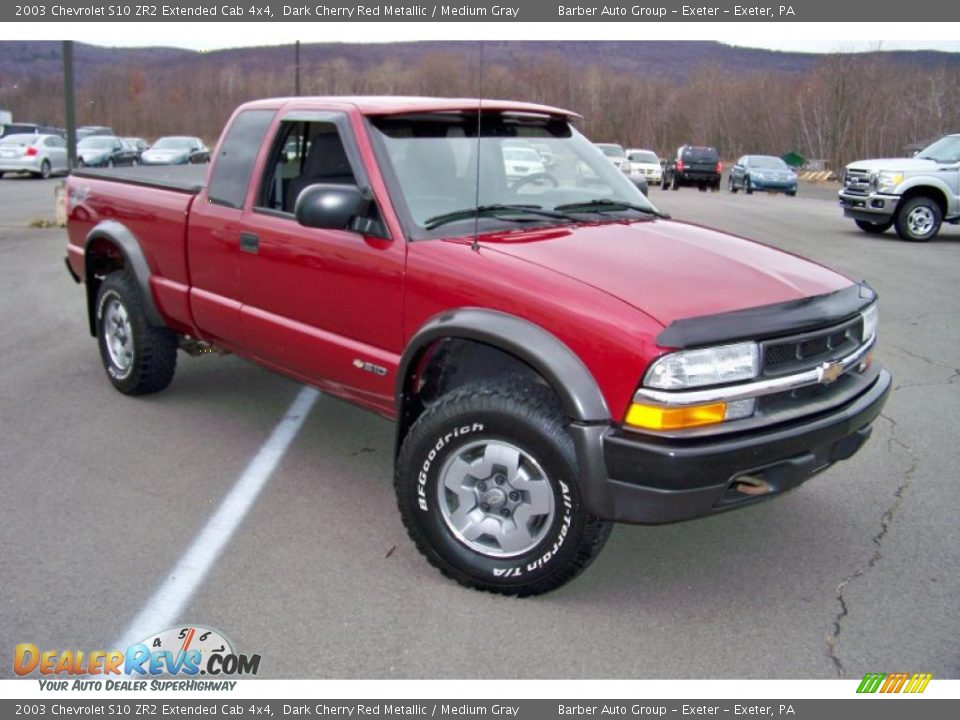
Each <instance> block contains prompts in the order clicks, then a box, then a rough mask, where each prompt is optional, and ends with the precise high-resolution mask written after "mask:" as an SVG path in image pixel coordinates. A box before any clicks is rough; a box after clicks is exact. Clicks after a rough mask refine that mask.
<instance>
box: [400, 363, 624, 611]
mask: <svg viewBox="0 0 960 720" xmlns="http://www.w3.org/2000/svg"><path fill="white" fill-rule="evenodd" d="M395 488H396V493H397V502H398V504H399V507H400V513H401V515H402V517H403V522H404V525H406V527H407V531H408V532H409V534H410V537H411V538H412V539H413V541H414V542H415V543H416V545H417V548H418V549H419V550H420V552H421V553H423V555H424V556H425V557H426V558H427V560H428V561H429V562H430V563H431V564H432V565H434V566H435V567H437V568H438V569H439V570H440V571H441V572H442V573H443V574H444V575H446V576H448V577H450V578H452V579H454V580H456V581H457V582H459V583H461V584H462V585H466V586H468V587H472V588H476V589H479V590H487V591H489V592H494V593H499V594H503V595H520V596H526V595H537V594H540V593H544V592H548V591H550V590H553V589H555V588H557V587H560V586H561V585H563V584H565V583H567V582H569V581H570V580H572V579H573V578H574V577H576V576H577V575H578V574H579V573H580V572H581V571H582V570H584V568H586V567H587V566H588V565H589V564H590V563H591V562H592V561H593V559H594V557H596V555H597V554H598V553H599V552H600V550H601V549H602V548H603V545H604V543H605V542H606V540H607V537H608V536H609V534H610V530H611V527H612V525H611V524H610V523H608V522H605V521H601V520H598V519H596V518H594V517H592V516H591V515H589V514H588V513H587V511H586V510H585V508H584V507H583V504H582V500H581V496H580V488H579V478H578V470H577V462H576V456H575V453H574V449H573V442H572V440H571V438H570V435H569V434H568V433H567V430H566V422H565V420H564V418H563V414H562V412H561V411H560V408H559V405H558V403H557V401H556V398H555V397H554V396H553V394H552V393H551V392H550V391H549V390H547V389H546V388H544V387H543V386H540V385H536V384H532V383H526V382H521V381H517V382H504V381H484V382H479V383H475V384H472V385H469V386H465V387H463V388H461V389H459V390H455V391H453V392H452V393H450V394H448V395H446V396H445V397H443V398H441V399H440V400H439V401H438V402H436V403H435V404H434V405H433V406H431V407H430V408H428V409H427V410H426V411H425V412H424V413H423V415H421V416H420V417H419V418H418V420H417V422H416V423H414V425H413V427H412V428H411V430H410V432H409V434H408V435H407V437H406V438H405V439H404V441H403V446H402V448H401V452H400V458H399V460H398V461H397V471H396V478H395Z"/></svg>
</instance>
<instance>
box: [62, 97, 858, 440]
mask: <svg viewBox="0 0 960 720" xmlns="http://www.w3.org/2000/svg"><path fill="white" fill-rule="evenodd" d="M476 107H477V105H476V101H475V100H432V99H422V98H419V99H418V98H327V99H324V98H291V99H285V100H270V101H258V102H255V103H250V104H248V105H246V106H243V108H240V109H238V112H239V111H240V110H242V109H247V108H273V109H277V110H278V111H279V112H278V117H277V119H276V120H275V121H274V127H273V129H272V130H271V131H270V132H268V134H267V139H266V141H265V144H264V148H261V152H260V154H259V157H258V161H257V166H256V168H255V170H254V178H255V179H257V178H259V177H260V175H261V172H262V167H263V164H264V162H265V156H266V153H267V149H266V148H267V147H269V145H270V143H271V142H272V137H273V130H274V129H275V128H276V124H277V123H278V122H279V120H280V117H281V116H282V114H283V113H285V112H287V111H289V110H293V109H309V110H324V111H341V112H345V113H347V115H348V117H349V121H350V124H351V127H352V128H353V132H354V133H355V135H356V142H357V147H358V148H359V151H360V155H361V158H362V161H363V163H364V165H365V168H366V171H367V173H368V175H369V180H370V184H371V187H372V190H373V193H374V196H375V199H376V201H377V203H378V206H379V208H380V211H381V215H382V217H383V220H384V224H385V226H386V227H387V229H388V232H389V235H390V237H391V239H389V240H385V239H377V238H369V237H367V238H365V237H362V236H360V235H357V234H353V233H347V232H340V231H319V230H312V229H308V228H303V227H301V226H299V225H297V224H296V223H295V221H294V220H292V219H291V218H289V217H277V216H274V215H268V214H262V213H258V212H255V211H254V210H253V209H252V206H253V199H254V194H255V186H256V183H252V184H251V185H252V187H251V188H250V189H249V191H248V193H247V199H246V203H245V206H244V208H243V209H236V210H235V209H231V208H225V207H222V206H219V205H215V204H212V203H210V202H209V201H208V200H207V197H206V191H205V190H203V191H201V192H200V194H199V195H198V196H197V197H196V199H195V200H193V198H191V197H190V196H189V195H184V194H179V193H173V192H168V191H164V190H160V189H156V188H147V187H139V186H134V185H124V184H121V183H114V182H109V181H101V180H90V179H79V178H71V179H69V180H68V185H69V186H70V188H74V187H76V186H78V185H81V184H82V185H84V186H85V190H86V192H85V196H86V199H85V200H84V202H83V203H82V211H79V212H78V210H77V208H72V209H71V213H70V223H69V236H70V243H71V248H70V252H69V254H68V255H69V258H70V262H71V265H72V266H73V268H74V270H76V271H77V272H78V273H79V274H81V275H82V273H83V267H82V256H81V251H82V247H83V242H84V238H85V237H86V235H87V233H88V232H89V231H90V229H91V228H92V227H93V226H94V225H95V224H96V223H97V222H99V221H100V220H103V219H106V218H112V219H116V220H118V221H119V222H122V223H123V224H124V225H126V226H127V227H128V228H129V229H130V230H131V232H133V234H134V235H135V236H136V237H137V238H139V241H140V243H141V245H142V247H143V248H144V251H145V253H146V254H147V260H148V263H149V265H150V267H151V270H152V271H153V273H154V278H153V280H152V284H151V287H152V289H153V291H154V293H155V298H156V300H157V304H158V307H159V310H160V312H161V314H162V315H163V316H164V317H165V318H166V319H167V320H168V321H170V322H171V324H172V325H174V326H175V327H178V328H188V329H190V331H191V332H192V334H194V335H196V336H198V337H202V338H206V339H210V340H213V341H215V342H218V343H221V344H223V345H224V346H225V347H227V348H229V349H232V350H234V351H235V352H238V353H240V354H243V355H245V356H247V357H250V358H251V359H254V360H256V361H257V362H260V363H262V364H264V365H266V366H268V367H271V368H272V369H274V370H278V371H281V372H284V373H286V374H288V375H291V376H293V377H296V378H298V379H300V380H303V381H305V382H309V383H311V384H314V385H317V386H318V387H320V388H322V389H324V390H326V391H328V392H331V393H333V394H335V395H339V396H341V397H344V398H347V399H349V400H352V401H354V402H357V403H358V404H360V405H363V406H365V407H367V408H370V409H372V410H375V411H377V412H380V413H382V414H385V415H393V414H394V412H395V406H394V398H393V392H394V383H395V373H396V369H397V366H398V363H399V359H400V355H401V354H402V352H403V350H404V347H405V346H406V344H407V343H408V342H409V340H410V338H411V337H412V336H413V335H414V334H415V333H416V331H417V330H418V329H419V328H420V327H421V326H422V325H423V324H424V323H425V322H427V321H428V320H429V319H430V318H432V317H433V316H435V315H436V314H438V313H441V312H443V311H446V310H450V309H453V308H460V307H481V308H490V309H495V310H500V311H503V312H507V313H512V314H514V315H517V316H519V317H522V318H524V319H526V320H528V321H530V322H532V323H534V324H536V325H539V326H540V327H542V328H544V329H545V330H547V331H548V332H550V333H552V334H553V335H555V336H556V337H557V338H558V339H559V340H560V341H562V342H563V343H565V344H566V345H567V346H568V347H569V348H570V349H571V350H573V352H574V353H576V354H577V356H579V357H580V359H581V360H582V361H583V363H584V364H585V365H586V366H587V368H588V369H589V370H590V372H591V373H592V374H593V376H594V378H595V380H596V382H597V384H598V386H599V387H600V389H601V391H602V392H603V394H604V397H605V398H606V401H607V404H608V407H609V408H610V411H611V414H612V416H613V419H614V420H615V421H616V420H620V419H621V418H622V417H623V416H624V414H625V412H626V409H627V407H628V405H629V402H630V398H631V397H632V395H633V392H634V391H635V389H636V386H637V384H638V382H639V380H640V378H641V377H642V375H643V372H644V370H645V368H646V367H647V365H648V364H649V363H650V362H651V361H652V360H653V359H654V358H655V357H657V356H658V355H660V354H662V353H663V352H664V351H665V350H666V348H660V347H658V346H657V344H656V336H657V334H658V333H659V332H660V331H661V330H662V329H663V327H665V326H666V325H668V324H669V323H670V322H671V321H673V320H675V319H678V318H682V317H691V316H697V315H708V314H713V313H719V312H725V311H729V310H737V309H741V308H746V307H752V306H757V305H765V304H769V303H776V302H782V301H784V300H790V299H794V298H799V297H804V296H811V295H819V294H823V293H828V292H832V291H835V290H838V289H841V288H843V287H846V286H849V285H850V284H851V281H850V280H849V279H847V278H845V277H843V276H842V275H840V274H838V273H835V272H833V271H832V270H828V269H826V268H824V267H821V266H819V265H815V264H813V263H810V262H808V261H805V260H802V259H799V258H796V257H794V256H792V255H790V254H788V253H783V252H780V251H778V250H775V249H772V248H768V247H766V246H763V245H760V244H758V243H753V242H750V241H747V240H743V239H740V238H735V237H731V236H729V235H724V234H721V233H718V232H715V231H712V230H709V229H706V228H702V227H698V226H694V225H689V224H684V223H679V222H673V221H664V220H656V221H651V222H631V223H623V222H609V223H593V224H583V225H580V226H576V227H564V228H548V229H539V230H524V231H517V232H502V233H495V234H489V235H485V236H482V237H481V238H480V239H479V248H478V249H476V250H475V249H473V248H472V247H471V242H470V239H469V238H468V239H463V238H460V239H450V240H431V241H421V242H416V243H408V242H407V241H406V240H405V239H404V237H403V234H402V230H401V226H400V223H399V221H398V219H397V216H396V213H395V212H394V209H393V205H392V203H391V202H390V198H389V196H388V193H387V188H386V185H385V183H384V182H383V179H382V177H381V175H380V172H379V169H378V167H377V163H376V159H375V157H374V153H373V150H372V147H371V144H370V140H369V138H368V137H367V131H366V126H365V124H364V119H363V116H364V114H388V113H400V112H413V111H416V112H426V111H431V110H465V109H476ZM484 108H486V109H491V110H492V109H501V110H506V109H512V110H516V111H520V112H540V113H550V114H560V115H568V116H573V114H572V113H568V112H567V111H563V110H558V109H556V108H548V107H544V106H534V105H527V104H523V103H508V102H503V101H484ZM218 149H219V144H218ZM216 156H217V155H216V151H215V152H214V156H213V157H214V158H216ZM214 162H215V160H214ZM240 232H253V233H255V234H257V235H258V236H259V238H260V252H259V254H256V255H252V254H247V253H243V252H241V251H240V249H239V234H240ZM354 359H361V360H366V361H370V362H373V363H375V364H377V365H381V366H382V367H384V368H386V370H387V373H386V375H384V376H378V375H376V374H374V373H370V372H367V371H365V370H362V369H358V368H356V367H355V366H354V365H353V360H354Z"/></svg>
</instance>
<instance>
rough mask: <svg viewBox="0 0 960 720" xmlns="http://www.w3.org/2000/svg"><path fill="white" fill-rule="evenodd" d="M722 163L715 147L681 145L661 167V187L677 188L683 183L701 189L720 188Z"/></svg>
mask: <svg viewBox="0 0 960 720" xmlns="http://www.w3.org/2000/svg"><path fill="white" fill-rule="evenodd" d="M722 172H723V164H722V163H721V162H720V156H719V154H718V153H717V149H716V148H712V147H698V146H696V145H681V146H680V147H679V148H677V152H676V153H675V154H674V156H673V157H671V158H669V159H668V160H667V164H666V165H665V166H664V168H663V179H662V180H661V183H662V186H663V189H664V190H666V189H667V188H672V189H673V190H679V189H680V188H681V187H682V186H684V185H696V186H697V187H698V188H700V189H701V190H706V189H707V188H710V189H711V190H714V191H716V190H719V189H720V174H721V173H722Z"/></svg>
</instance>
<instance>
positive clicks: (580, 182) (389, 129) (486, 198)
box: [371, 113, 654, 239]
mask: <svg viewBox="0 0 960 720" xmlns="http://www.w3.org/2000/svg"><path fill="white" fill-rule="evenodd" d="M479 124H480V128H481V130H482V133H481V138H480V140H479V142H478V139H477V125H478V118H477V115H476V114H475V113H463V114H460V113H449V114H448V113H442V114H441V113H430V114H423V115H414V116H386V117H381V118H373V119H372V120H371V125H372V136H373V138H374V141H375V144H376V147H377V152H378V154H379V155H381V166H383V167H385V169H386V170H387V176H388V180H390V181H391V185H392V186H393V187H392V188H391V190H392V191H393V192H392V193H391V194H392V195H394V196H395V197H398V198H399V199H401V200H402V203H399V204H400V205H401V207H399V208H398V209H399V210H400V212H401V217H402V219H403V220H404V225H405V226H406V229H407V232H408V234H410V236H411V237H413V238H415V239H416V238H426V237H443V236H445V235H450V234H451V233H459V234H467V233H472V232H473V229H474V222H475V221H476V216H475V215H472V214H470V213H469V212H468V214H467V217H464V218H462V219H457V220H456V221H450V222H445V223H443V227H442V228H441V227H439V226H438V225H437V223H436V219H437V218H440V217H443V216H445V215H449V214H455V215H459V214H460V212H461V211H464V210H467V211H469V210H471V209H474V208H477V207H488V206H497V207H503V206H514V207H516V206H520V205H522V206H525V207H527V208H529V209H536V210H539V211H553V210H554V209H555V208H557V207H558V206H566V205H571V204H582V203H590V202H591V201H595V200H611V201H614V202H616V203H620V204H626V205H630V206H637V207H640V208H642V209H643V210H644V211H646V210H647V209H649V211H651V212H652V211H654V208H653V206H652V205H650V203H649V202H648V201H647V199H646V198H645V197H644V196H643V195H642V194H641V193H640V191H639V190H638V189H637V188H636V186H635V185H634V184H633V183H632V182H630V180H629V179H628V178H627V177H626V176H625V175H624V174H623V173H622V172H620V171H619V170H618V169H617V168H615V167H614V166H613V164H612V163H610V162H609V161H608V160H606V159H605V158H604V156H603V155H602V154H601V153H600V151H599V150H598V149H597V148H596V147H595V146H594V145H593V144H592V143H591V142H590V141H588V140H587V139H586V138H585V137H583V135H581V134H580V133H579V132H577V131H576V130H575V129H574V128H572V127H571V126H570V125H569V123H568V122H567V121H566V120H565V119H562V118H550V117H546V116H539V115H537V116H529V115H516V116H514V115H511V114H508V113H485V114H484V115H483V117H482V120H481V121H480V123H479ZM518 140H524V141H530V140H535V141H536V143H537V144H538V145H542V146H545V147H546V148H548V149H549V154H550V155H551V158H552V160H551V164H550V166H549V169H546V170H545V169H544V166H543V163H542V162H540V160H541V158H540V157H539V156H538V153H537V152H535V151H533V150H531V149H528V148H519V147H517V146H516V143H517V141H518ZM478 148H479V173H478V170H477V165H478V163H477V157H478ZM514 154H522V156H523V160H525V161H526V160H534V161H537V164H536V165H532V166H526V167H518V166H515V165H511V163H510V158H511V157H513V156H514ZM478 177H479V180H480V183H479V191H478V188H477V178H478ZM583 212H584V213H592V214H591V215H590V216H589V217H587V218H585V219H590V220H598V219H606V218H610V219H623V218H625V217H630V214H631V213H632V215H633V216H636V215H637V211H636V210H630V209H628V208H620V209H618V210H611V209H610V208H609V207H607V206H603V205H600V206H597V208H595V209H590V210H584V211H583ZM562 213H563V211H561V212H560V213H557V214H555V215H554V216H553V217H547V216H546V215H545V214H544V213H543V212H541V214H539V215H534V214H532V213H531V214H530V215H529V216H525V217H522V218H521V219H522V220H523V221H524V222H525V223H528V224H532V223H539V224H541V225H542V224H557V223H558V222H569V221H571V218H567V217H564V218H563V219H562V220H561V219H560V218H561V217H562ZM625 213H626V214H625ZM477 222H478V227H479V229H480V230H481V231H488V232H489V231H493V230H500V229H505V228H514V227H517V222H518V218H517V217H513V218H510V217H507V216H501V215H499V214H495V213H494V214H490V215H483V216H482V217H481V218H480V219H479V221H477ZM433 228H437V229H436V231H434V230H433Z"/></svg>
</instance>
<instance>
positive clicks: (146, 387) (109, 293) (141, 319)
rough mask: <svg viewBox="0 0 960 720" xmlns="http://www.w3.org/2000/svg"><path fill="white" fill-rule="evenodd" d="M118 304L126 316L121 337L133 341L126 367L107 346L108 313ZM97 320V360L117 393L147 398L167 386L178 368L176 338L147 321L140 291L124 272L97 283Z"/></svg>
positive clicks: (110, 318) (111, 336) (173, 334)
mask: <svg viewBox="0 0 960 720" xmlns="http://www.w3.org/2000/svg"><path fill="white" fill-rule="evenodd" d="M118 305H119V307H120V308H122V309H123V312H124V313H125V314H126V325H125V327H126V330H125V333H124V334H125V335H127V336H129V337H130V339H131V340H132V344H131V347H130V358H129V362H128V363H126V364H121V363H118V361H117V360H115V358H114V357H113V356H112V355H111V350H110V348H109V346H108V344H109V343H110V342H111V338H114V339H115V336H114V335H113V334H111V333H112V331H111V328H110V323H111V322H112V320H113V314H112V313H111V310H116V308H117V306H118ZM108 316H109V317H108ZM96 321H97V323H96V324H97V345H98V346H99V348H100V358H101V360H102V361H103V367H104V369H105V370H106V371H107V377H108V378H109V379H110V382H111V384H112V385H113V386H114V387H115V388H116V389H117V390H119V391H120V392H122V393H124V394H125V395H148V394H150V393H155V392H159V391H160V390H163V389H164V388H165V387H167V386H168V385H169V384H170V382H171V381H172V380H173V374H174V371H175V370H176V368H177V336H176V334H175V333H174V332H173V331H171V330H170V329H169V328H165V327H156V326H154V325H151V324H150V323H149V322H147V317H146V313H145V312H144V309H143V300H142V298H141V297H140V292H139V290H138V288H137V285H136V282H134V280H133V278H132V277H131V276H130V275H129V274H128V273H127V272H125V271H123V270H120V271H117V272H113V273H111V274H110V275H108V276H107V277H106V278H105V279H104V280H103V282H102V283H101V284H100V289H99V291H98V292H97V304H96ZM115 329H116V328H114V330H115ZM116 354H118V351H117V350H116V349H115V350H114V355H116Z"/></svg>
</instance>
